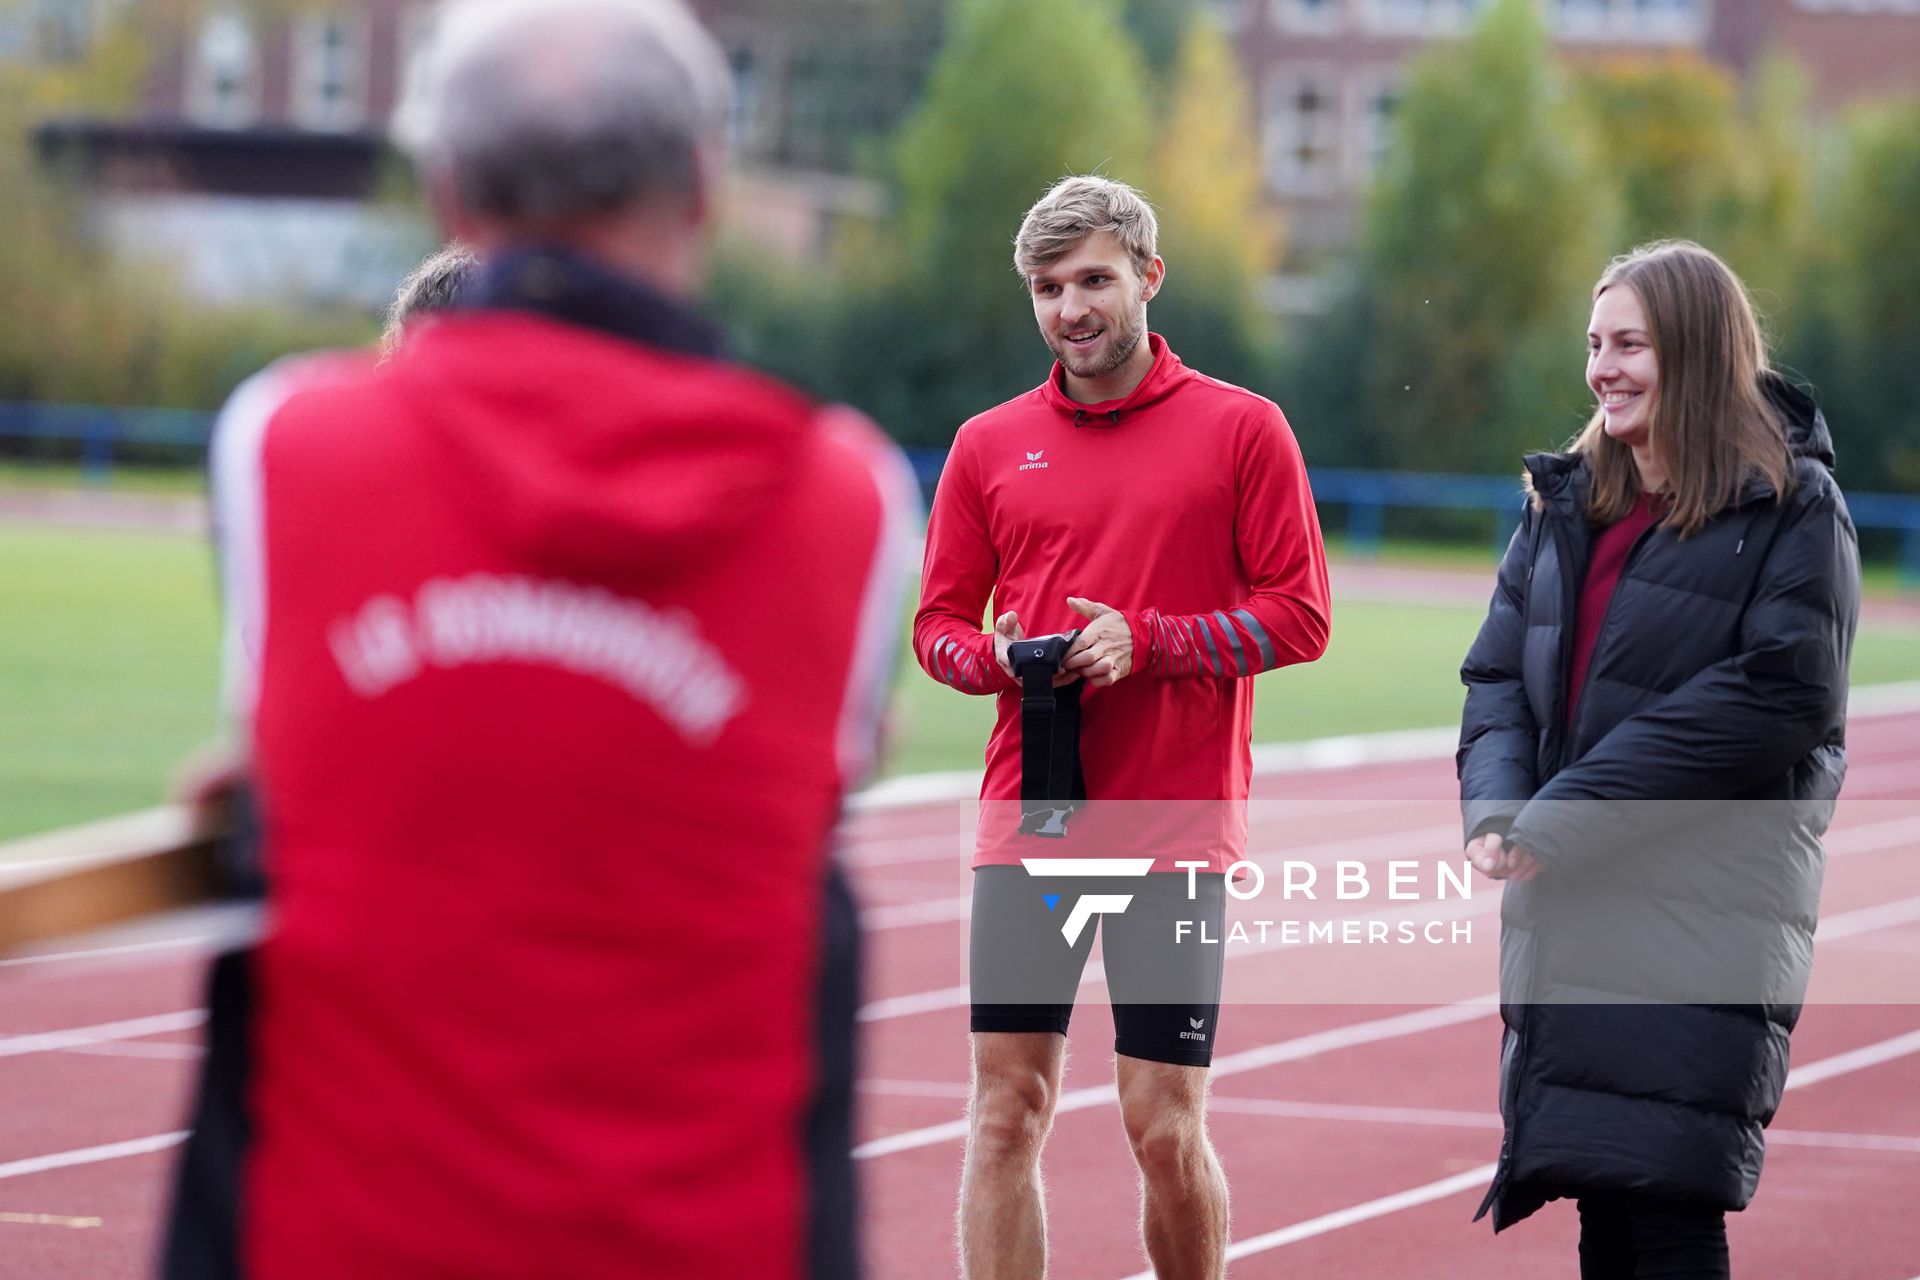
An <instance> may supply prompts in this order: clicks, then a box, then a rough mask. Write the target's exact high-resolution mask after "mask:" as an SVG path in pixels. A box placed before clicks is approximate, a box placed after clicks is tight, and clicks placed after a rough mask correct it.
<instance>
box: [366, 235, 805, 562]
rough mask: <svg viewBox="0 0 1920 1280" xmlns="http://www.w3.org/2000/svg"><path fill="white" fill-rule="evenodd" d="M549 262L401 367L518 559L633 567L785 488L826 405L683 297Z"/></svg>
mask: <svg viewBox="0 0 1920 1280" xmlns="http://www.w3.org/2000/svg"><path fill="white" fill-rule="evenodd" d="M538 261H541V262H544V263H547V264H548V266H552V264H553V263H554V262H556V261H558V262H559V264H560V265H559V266H557V267H553V269H552V270H549V269H547V267H542V268H541V269H540V270H537V271H533V272H532V274H531V276H530V277H529V276H526V275H525V274H524V273H523V276H522V278H521V280H520V285H519V286H514V287H504V288H493V289H492V290H489V287H488V286H489V284H490V283H491V282H494V281H495V280H496V279H497V277H494V276H492V275H490V276H489V277H487V278H484V279H483V280H482V281H481V283H480V289H479V292H478V295H477V297H476V298H475V300H474V303H473V307H472V309H463V310H460V311H456V312H452V313H449V314H447V315H446V316H445V317H444V318H442V319H438V320H436V321H435V322H434V323H432V324H429V325H424V326H422V327H421V328H420V331H419V332H418V334H417V335H415V336H412V337H410V338H409V339H408V341H407V343H406V344H405V346H404V347H403V348H402V349H401V351H400V352H399V354H398V355H397V356H396V357H395V359H394V360H393V361H392V362H391V363H390V364H389V365H388V366H387V367H386V370H385V372H386V374H387V376H388V377H389V378H390V380H391V381H390V385H391V386H392V387H393V389H394V391H395V393H396V394H397V395H398V396H399V397H400V398H401V399H402V400H403V401H404V402H405V405H406V409H407V413H406V417H407V418H408V419H410V420H411V421H413V422H416V423H418V424H419V427H420V429H421V430H422V432H423V434H424V436H425V438H426V440H427V442H428V448H429V452H430V453H431V454H432V455H434V456H435V457H436V459H437V461H436V464H435V465H438V466H441V467H443V468H444V471H445V473H446V474H447V475H449V476H454V477H457V478H458V483H457V484H456V485H455V486H454V491H455V492H456V493H457V494H458V495H459V497H458V499H457V500H459V501H461V502H462V503H463V504H464V505H466V506H468V507H470V508H471V509H472V511H473V513H474V524H475V526H476V527H479V528H483V529H487V530H489V531H490V534H489V536H490V537H492V538H493V539H495V540H496V541H497V542H498V543H499V544H500V545H501V546H502V547H503V549H506V550H508V551H510V553H511V554H512V555H513V556H515V557H516V558H524V559H528V560H530V561H532V562H533V563H535V564H539V565H542V566H544V567H546V568H548V569H550V570H552V571H554V572H556V573H560V574H565V575H570V576H591V577H595V578H599V579H606V578H609V577H610V578H613V579H615V580H620V579H631V578H632V577H633V576H634V575H635V574H638V575H640V576H641V577H643V578H644V577H651V576H655V575H657V574H661V573H666V572H670V571H673V570H677V569H678V568H679V567H680V566H681V565H683V564H684V563H685V562H686V561H687V560H688V559H689V558H692V557H695V556H698V557H699V558H701V559H706V558H709V557H711V556H712V555H713V554H714V553H715V552H716V551H717V550H720V549H722V548H723V547H724V545H725V544H726V543H727V542H728V541H729V540H730V538H731V536H732V534H733V533H734V532H735V531H737V530H739V529H741V528H742V527H744V526H745V525H747V524H748V523H749V522H750V521H752V520H754V519H757V518H761V517H763V516H764V514H765V512H766V510H767V509H768V507H769V505H771V504H772V503H774V502H775V500H776V499H777V498H778V495H779V494H780V492H781V491H782V490H783V489H784V488H785V487H786V486H787V484H788V482H789V481H788V478H789V477H790V476H791V475H792V473H793V469H794V467H795V465H796V463H797V460H798V457H799V455H800V453H801V451H802V448H803V445H804V443H805V441H806V440H807V439H808V438H809V436H810V434H811V431H812V428H813V421H814V413H813V407H812V405H811V404H809V403H808V402H807V401H806V400H805V399H804V398H803V397H801V396H799V395H797V394H796V393H794V392H791V391H789V390H787V389H786V388H784V387H781V386H779V385H777V384H775V383H773V382H771V381H770V380H767V379H764V378H761V377H759V376H757V375H755V374H752V373H749V372H747V371H746V370H743V369H740V368H737V367H735V366H732V365H729V364H725V363H723V362H721V361H719V360H716V359H713V358H710V357H709V356H707V355H704V354H699V353H698V352H701V351H708V350H712V349H713V348H714V346H715V343H714V341H713V339H714V337H716V336H717V331H716V330H712V329H711V328H710V327H708V326H705V323H704V322H703V321H699V320H698V318H697V317H694V316H693V314H692V313H691V312H689V311H687V310H686V309H685V308H683V307H681V306H679V305H678V304H677V303H673V302H671V301H670V300H666V299H663V298H660V297H658V296H657V295H653V294H651V293H650V292H648V291H646V290H642V289H638V288H636V287H634V286H632V285H631V284H630V282H626V281H621V280H618V279H615V278H613V277H610V276H607V275H605V274H604V273H601V272H599V271H598V270H597V269H596V268H592V267H590V266H585V265H583V264H581V263H579V262H578V261H577V260H572V261H567V260H564V259H554V258H551V257H546V258H541V259H538ZM529 279H531V280H532V281H533V282H535V283H540V282H542V281H544V284H543V285H542V287H541V289H540V290H539V291H538V296H537V297H535V298H534V299H532V300H528V299H526V298H524V297H523V296H522V294H521V293H520V292H519V290H520V288H521V287H522V286H525V285H526V284H527V283H528V280H529ZM570 316H576V317H578V319H567V318H562V317H570ZM643 334H644V335H646V336H645V337H642V336H640V335H643ZM676 347H678V348H679V349H675V348H676Z"/></svg>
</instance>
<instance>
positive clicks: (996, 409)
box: [954, 387, 1054, 444]
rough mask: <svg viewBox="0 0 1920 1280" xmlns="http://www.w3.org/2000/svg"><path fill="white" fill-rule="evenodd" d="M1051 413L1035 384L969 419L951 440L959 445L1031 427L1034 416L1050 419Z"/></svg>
mask: <svg viewBox="0 0 1920 1280" xmlns="http://www.w3.org/2000/svg"><path fill="white" fill-rule="evenodd" d="M1053 412H1054V411H1053V409H1051V408H1049V407H1048V405H1047V402H1046V398H1045V397H1044V396H1043V395H1042V394H1041V392H1040V389H1039V388H1038V387H1035V388H1033V389H1032V390H1030V391H1023V392H1021V393H1020V394H1019V395H1017V396H1015V397H1013V399H1011V400H1003V401H1001V402H1000V403H999V404H997V405H995V406H993V408H991V409H982V410H981V411H980V412H979V413H976V414H974V415H973V416H972V417H971V418H968V419H967V420H966V421H965V422H963V423H961V424H960V430H959V431H957V432H955V433H954V443H955V444H959V443H960V442H961V441H963V440H964V441H967V442H969V443H972V442H976V441H979V440H983V439H991V438H992V437H994V436H997V435H1000V434H1001V433H1003V432H1008V431H1018V430H1021V429H1022V428H1025V427H1030V426H1032V425H1033V423H1034V421H1035V420H1036V419H1042V420H1044V419H1048V418H1050V417H1051V416H1052V415H1053Z"/></svg>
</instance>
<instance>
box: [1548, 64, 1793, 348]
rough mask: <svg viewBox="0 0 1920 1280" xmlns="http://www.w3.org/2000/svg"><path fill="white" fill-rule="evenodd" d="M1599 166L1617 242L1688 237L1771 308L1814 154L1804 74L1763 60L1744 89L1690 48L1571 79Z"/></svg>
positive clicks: (1785, 282) (1786, 278) (1785, 272)
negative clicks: (1617, 205)
mask: <svg viewBox="0 0 1920 1280" xmlns="http://www.w3.org/2000/svg"><path fill="white" fill-rule="evenodd" d="M1576 84H1577V99H1578V104H1579V106H1580V108H1581V110H1582V111H1583V112H1584V113H1585V114H1587V115H1588V117H1589V118H1590V119H1591V120H1592V121H1593V124H1594V127H1595V130H1596V133H1597V137H1598V140H1599V148H1600V170H1601V172H1602V173H1603V174H1604V175H1606V177H1607V178H1608V180H1610V181H1611V182H1612V184H1613V185H1614V186H1615V188H1616V189H1617V191H1618V192H1619V195H1620V197H1621V213H1622V219H1621V227H1620V238H1619V241H1618V247H1620V248H1626V247H1628V246H1631V245H1636V244H1642V243H1645V242H1646V241H1649V240H1667V239H1688V240H1696V241H1698V242H1700V243H1701V244H1704V245H1706V246H1707V247H1708V248H1710V249H1712V250H1714V251H1715V252H1716V253H1718V254H1720V255H1721V256H1722V257H1724V258H1725V259H1726V260H1727V261H1728V263H1729V264H1731V265H1732V267H1733V268H1734V270H1735V271H1737V272H1739V273H1740V275H1741V277H1742V278H1743V279H1745V280H1746V281H1747V283H1748V285H1749V287H1751V288H1752V289H1753V290H1754V292H1755V293H1756V295H1758V298H1759V300H1760V301H1761V303H1762V305H1763V307H1764V308H1766V309H1768V310H1771V309H1772V308H1773V307H1774V306H1775V305H1777V304H1778V303H1779V302H1780V301H1781V298H1782V295H1783V293H1784V292H1787V291H1790V289H1791V283H1792V281H1793V280H1794V279H1795V277H1796V276H1797V275H1798V273H1799V269H1800V262H1799V259H1800V255H1801V253H1802V251H1803V249H1804V246H1805V234H1806V227H1807V212H1808V211H1807V164H1806V156H1807V155H1808V153H1809V151H1810V150H1811V146H1810V140H1809V138H1808V137H1807V129H1806V124H1805V121H1806V114H1805V97H1806V92H1805V81H1804V77H1803V76H1802V75H1801V74H1800V72H1799V71H1798V69H1797V68H1796V67H1795V66H1794V65H1793V64H1792V63H1789V62H1786V61H1784V60H1783V59H1779V58H1770V59H1768V60H1766V61H1764V62H1763V63H1762V64H1761V65H1760V67H1759V68H1758V69H1757V71H1756V73H1755V75H1754V77H1753V80H1752V82H1751V84H1750V86H1749V88H1748V90H1747V91H1746V92H1745V93H1744V94H1742V93H1741V92H1740V91H1739V90H1738V88H1737V86H1736V85H1735V84H1734V81H1733V78H1732V77H1731V76H1730V75H1729V74H1728V73H1727V72H1725V71H1724V70H1721V69H1720V68H1718V67H1714V66H1711V65H1709V64H1708V63H1706V62H1704V61H1702V60H1701V59H1699V58H1697V57H1694V56H1692V55H1676V56H1671V57H1666V58H1660V59H1647V60H1640V61H1632V62H1625V63H1621V62H1612V63H1607V64H1603V65H1599V66H1591V67H1588V68H1586V69H1584V70H1582V71H1581V72H1579V73H1578V74H1577V76H1576Z"/></svg>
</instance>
